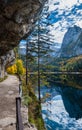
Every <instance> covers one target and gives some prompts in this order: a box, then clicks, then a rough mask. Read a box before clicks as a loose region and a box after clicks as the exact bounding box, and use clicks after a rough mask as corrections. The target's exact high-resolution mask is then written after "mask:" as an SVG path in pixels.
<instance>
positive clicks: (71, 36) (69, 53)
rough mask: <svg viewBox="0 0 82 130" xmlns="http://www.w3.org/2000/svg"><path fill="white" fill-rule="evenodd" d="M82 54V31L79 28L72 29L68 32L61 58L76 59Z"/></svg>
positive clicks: (63, 43) (61, 50)
mask: <svg viewBox="0 0 82 130" xmlns="http://www.w3.org/2000/svg"><path fill="white" fill-rule="evenodd" d="M81 54H82V29H81V28H80V27H78V26H76V25H75V26H74V27H70V28H69V29H68V31H67V32H66V34H65V36H64V39H63V42H62V45H61V49H60V57H67V58H70V57H74V56H79V55H81Z"/></svg>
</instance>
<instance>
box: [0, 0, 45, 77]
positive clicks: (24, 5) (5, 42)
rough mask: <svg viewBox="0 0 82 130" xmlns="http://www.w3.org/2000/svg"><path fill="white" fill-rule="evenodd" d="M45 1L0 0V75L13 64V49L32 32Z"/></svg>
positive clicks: (2, 75)
mask: <svg viewBox="0 0 82 130" xmlns="http://www.w3.org/2000/svg"><path fill="white" fill-rule="evenodd" d="M45 1H46V0H0V77H4V74H5V71H4V70H5V67H6V66H7V65H8V64H11V61H12V60H9V58H8V57H9V56H10V59H12V58H13V59H14V53H13V55H12V54H11V55H10V53H12V49H13V48H14V47H15V46H17V45H18V43H19V41H20V40H21V39H22V38H26V37H28V36H29V34H30V33H31V32H32V30H33V27H34V25H35V22H36V21H37V19H38V16H39V14H40V12H41V10H42V7H43V5H44V3H45ZM12 56H13V57H12ZM11 57H12V58H11Z"/></svg>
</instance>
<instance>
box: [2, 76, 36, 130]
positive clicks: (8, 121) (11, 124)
mask: <svg viewBox="0 0 82 130" xmlns="http://www.w3.org/2000/svg"><path fill="white" fill-rule="evenodd" d="M18 91H19V80H18V78H17V77H16V76H12V75H9V76H8V78H7V79H6V80H4V81H3V82H1V83H0V130H16V100H15V99H16V97H18V96H19V94H18ZM21 111H22V116H23V122H24V130H36V128H35V127H34V126H33V125H30V124H29V123H28V118H27V117H28V112H27V111H28V109H27V108H26V107H22V109H21ZM26 118H27V119H26Z"/></svg>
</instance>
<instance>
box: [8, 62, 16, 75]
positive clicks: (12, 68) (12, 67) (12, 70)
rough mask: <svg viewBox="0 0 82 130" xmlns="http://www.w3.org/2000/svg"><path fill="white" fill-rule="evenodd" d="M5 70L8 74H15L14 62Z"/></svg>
mask: <svg viewBox="0 0 82 130" xmlns="http://www.w3.org/2000/svg"><path fill="white" fill-rule="evenodd" d="M7 72H8V73H9V74H15V73H17V67H16V64H14V65H12V66H10V67H8V68H7Z"/></svg>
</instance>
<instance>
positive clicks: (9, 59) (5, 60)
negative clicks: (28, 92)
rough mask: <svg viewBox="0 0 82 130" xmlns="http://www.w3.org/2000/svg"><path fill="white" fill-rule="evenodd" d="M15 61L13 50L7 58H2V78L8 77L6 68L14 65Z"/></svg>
mask: <svg viewBox="0 0 82 130" xmlns="http://www.w3.org/2000/svg"><path fill="white" fill-rule="evenodd" d="M14 60H15V54H14V51H13V50H10V51H9V52H8V53H7V54H6V55H5V56H1V57H0V78H3V77H4V76H5V75H6V70H5V69H6V67H8V66H10V65H12V64H13V63H14Z"/></svg>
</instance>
